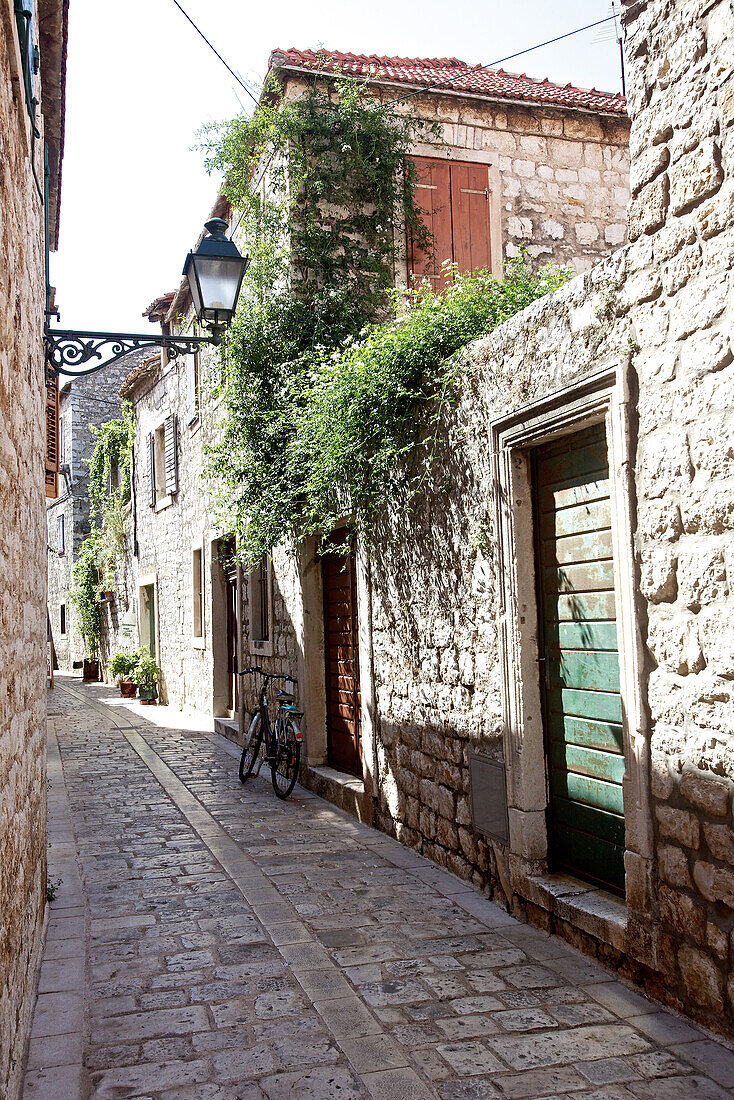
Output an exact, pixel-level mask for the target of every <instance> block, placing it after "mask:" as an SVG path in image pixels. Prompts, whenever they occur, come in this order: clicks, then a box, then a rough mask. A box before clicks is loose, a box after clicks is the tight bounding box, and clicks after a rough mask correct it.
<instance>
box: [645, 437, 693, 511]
mask: <svg viewBox="0 0 734 1100" xmlns="http://www.w3.org/2000/svg"><path fill="white" fill-rule="evenodd" d="M641 450H642V454H641V460H640V462H639V467H638V481H639V484H640V485H641V486H643V487H644V490H643V495H644V496H645V497H646V498H648V499H655V498H656V497H662V496H664V495H665V494H666V493H668V492H670V491H671V490H673V491H675V490H677V491H683V490H684V489H685V488H686V487H687V486H688V485H690V482H691V477H692V474H693V468H692V466H691V459H690V453H689V449H688V437H687V435H686V433H685V432H684V431H681V430H680V429H679V428H676V427H671V428H669V429H668V430H667V431H664V432H659V433H656V434H655V435H652V436H649V437H648V438H647V439H646V440H645V441H644V444H643V446H642V448H641Z"/></svg>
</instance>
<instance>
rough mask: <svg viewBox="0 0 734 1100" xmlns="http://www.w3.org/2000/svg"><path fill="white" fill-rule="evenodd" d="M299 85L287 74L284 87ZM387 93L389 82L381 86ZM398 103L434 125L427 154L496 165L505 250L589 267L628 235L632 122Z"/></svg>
mask: <svg viewBox="0 0 734 1100" xmlns="http://www.w3.org/2000/svg"><path fill="white" fill-rule="evenodd" d="M303 87H304V85H303V83H302V82H301V81H300V80H297V79H295V78H293V77H290V78H289V80H288V84H287V94H288V95H289V96H293V97H296V96H298V95H299V94H301V92H302V90H303ZM381 94H382V95H383V98H386V99H392V98H394V89H389V90H384V89H383V90H382V93H381ZM396 110H398V111H403V112H404V113H406V114H408V113H410V114H411V115H414V116H418V117H420V118H424V119H426V120H427V121H428V122H430V123H436V124H438V128H439V134H440V136H439V137H438V138H433V137H431V139H430V140H431V142H436V144H435V149H434V150H433V153H432V151H431V148H430V147H428V146H423V145H421V146H420V147H417V151H418V152H420V154H421V155H435V156H440V157H448V158H449V159H451V158H452V157H458V158H463V159H468V160H471V159H472V154H474V159H476V160H477V161H482V162H484V161H485V160H487V162H491V163H492V164H493V165H496V166H497V168H498V170H499V181H500V196H501V201H500V202H498V203H497V204H496V206H495V205H493V206H492V207H491V209H492V212H493V213H494V212H495V211H497V212H498V213H499V216H500V223H501V241H502V249H503V255H504V257H505V258H509V257H512V256H516V255H517V253H518V251H519V250H520V249H521V248H522V249H525V250H526V251H527V252H528V254H529V255H531V256H532V257H534V258H536V259H537V260H538V261H539V262H541V263H545V262H547V261H551V260H552V261H554V262H556V263H559V264H564V265H568V266H570V267H571V268H572V270H574V271H578V272H582V271H586V270H587V269H588V268H589V267H591V265H592V264H593V263H595V262H596V261H597V260H599V259H601V258H602V257H603V256H606V255H607V254H608V253H609V252H611V251H612V250H613V249H615V248H618V247H619V246H620V245H621V244H623V243H624V241H625V239H626V221H627V203H628V201H629V197H630V193H629V148H628V143H629V120H628V119H627V118H626V117H624V116H619V115H602V114H594V113H592V112H589V111H581V110H575V111H574V110H569V109H561V108H550V107H544V106H532V105H528V104H520V103H517V104H515V103H503V102H501V101H491V100H487V101H483V100H482V99H480V98H479V97H476V98H466V97H461V96H455V95H451V94H450V93H441V92H434V93H426V94H421V95H416V96H412V97H411V98H410V99H409V100H408V102H407V103H405V104H402V105H401V104H398V105H397V106H396Z"/></svg>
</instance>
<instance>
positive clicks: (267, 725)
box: [240, 668, 303, 775]
mask: <svg viewBox="0 0 734 1100" xmlns="http://www.w3.org/2000/svg"><path fill="white" fill-rule="evenodd" d="M245 672H252V673H258V674H259V675H261V676H262V677H263V683H262V686H261V688H260V694H259V700H258V706H257V711H256V712H255V714H259V715H260V722H261V723H262V743H263V747H264V749H265V752H264V753H262V754H261V755H260V759H259V761H258V764H257V768H256V769H255V772H254V774H255V775H259V773H260V768H261V767H262V765H263V763H272V761H273V760H275V759H276V757H277V752H278V738H277V731H276V728H277V725H278V721H279V720H280V718H281V716H285V715H290V716H291V717H299V718H300V717H303V715H302V712H301V711H298V710H296V708H295V707H293V706H291V705H290V704H289V703H282V702H281V703H280V704H279V706H278V711H277V714H276V716H275V726H276V728H273V724H272V723H271V721H270V708H269V706H268V685H269V683H270V681H271V680H285V681H287V682H288V681H289V682H292V683H294V684H295V683H296V682H297V681H295V680H293V678H292V677H291V676H282V675H275V674H273V673H270V672H265V671H264V670H263V669H261V668H253V669H244V670H243V672H241V673H240V675H244V673H245ZM254 717H255V715H253V718H254ZM296 728H297V729H298V727H296ZM298 732H299V734H300V730H298ZM298 740H299V741H301V740H302V736H299V737H298Z"/></svg>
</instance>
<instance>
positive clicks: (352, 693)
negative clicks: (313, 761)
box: [321, 535, 362, 779]
mask: <svg viewBox="0 0 734 1100" xmlns="http://www.w3.org/2000/svg"><path fill="white" fill-rule="evenodd" d="M346 538H347V536H346V535H343V536H342V537H341V540H340V539H339V537H338V536H337V537H335V538H334V540H333V541H335V542H337V541H341V542H345V541H346ZM321 575H322V579H323V590H324V649H325V657H326V734H327V748H328V758H329V763H330V764H331V765H332V767H334V768H337V769H338V770H339V771H343V772H349V773H350V775H356V776H358V777H359V778H360V779H361V778H362V731H361V722H360V711H361V698H360V693H359V643H358V623H357V583H356V570H355V554H354V545H353V544H352V546H351V548H350V551H349V553H348V554H345V553H336V552H333V553H329V554H324V555H323V556H322V559H321Z"/></svg>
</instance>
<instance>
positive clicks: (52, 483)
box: [46, 378, 59, 500]
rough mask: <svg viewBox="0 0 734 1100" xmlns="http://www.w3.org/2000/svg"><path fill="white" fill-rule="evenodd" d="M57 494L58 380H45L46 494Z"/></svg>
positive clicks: (52, 495) (53, 497)
mask: <svg viewBox="0 0 734 1100" xmlns="http://www.w3.org/2000/svg"><path fill="white" fill-rule="evenodd" d="M58 495H59V380H58V378H48V379H47V381H46V496H47V497H49V498H51V499H53V500H55V499H56V497H57V496H58Z"/></svg>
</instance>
